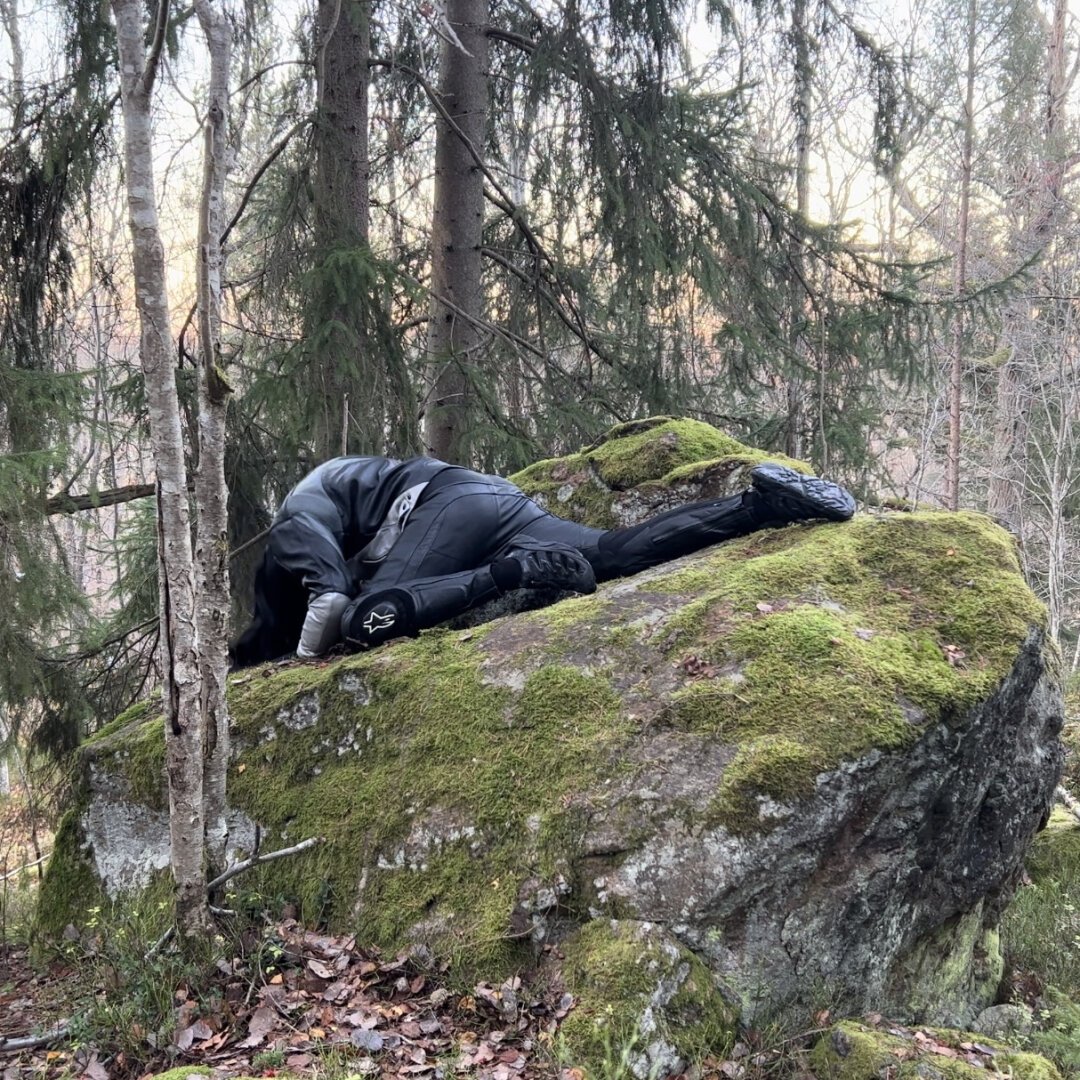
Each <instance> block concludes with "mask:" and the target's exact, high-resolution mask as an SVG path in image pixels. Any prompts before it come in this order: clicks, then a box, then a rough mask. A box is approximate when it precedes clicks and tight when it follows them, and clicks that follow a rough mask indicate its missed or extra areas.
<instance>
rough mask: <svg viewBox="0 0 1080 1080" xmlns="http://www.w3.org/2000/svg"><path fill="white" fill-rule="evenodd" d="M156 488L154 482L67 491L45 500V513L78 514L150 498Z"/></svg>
mask: <svg viewBox="0 0 1080 1080" xmlns="http://www.w3.org/2000/svg"><path fill="white" fill-rule="evenodd" d="M154 490H155V487H154V485H153V484H125V485H124V486H123V487H115V488H106V489H105V490H104V491H89V492H87V493H86V494H85V495H69V494H67V493H66V492H65V493H64V494H62V495H53V496H52V497H51V498H49V499H46V500H45V513H46V514H48V515H52V514H77V513H78V512H79V511H80V510H98V509H100V508H101V507H104V506H116V505H117V504H118V503H126V502H131V501H132V500H134V499H146V498H149V497H150V496H151V495H153V494H154Z"/></svg>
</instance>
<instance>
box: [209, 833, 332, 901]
mask: <svg viewBox="0 0 1080 1080" xmlns="http://www.w3.org/2000/svg"><path fill="white" fill-rule="evenodd" d="M322 842H323V838H322V837H321V836H310V837H308V839H307V840H301V841H300V843H299V844H296V845H295V846H294V847H289V848H278V850H277V851H270V852H267V854H265V855H263V854H259V855H252V856H251V858H250V859H245V860H244V861H243V862H238V863H235V864H234V865H232V866H230V867H229V868H228V869H227V870H224V871H222V873H220V874H218V876H217V877H216V878H214V880H213V881H211V882H210V883H209V884H208V885H207V886H206V891H207V892H213V891H214V889H217V888H220V887H221V886H222V885H224V884H225V882H226V881H231V880H232V879H233V878H234V877H236V876H237V875H238V874H243V873H244V872H245V871H247V870H250V869H251V868H252V867H254V866H259V865H260V864H261V863H267V862H273V861H274V860H275V859H284V858H285V856H286V855H299V854H300V852H301V851H307V850H309V849H310V848H313V847H315V846H316V845H318V844H321V843H322Z"/></svg>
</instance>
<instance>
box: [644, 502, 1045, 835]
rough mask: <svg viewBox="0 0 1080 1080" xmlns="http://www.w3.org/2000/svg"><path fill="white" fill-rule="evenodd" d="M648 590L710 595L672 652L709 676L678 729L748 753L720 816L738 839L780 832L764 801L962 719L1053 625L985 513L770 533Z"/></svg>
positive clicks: (678, 701)
mask: <svg viewBox="0 0 1080 1080" xmlns="http://www.w3.org/2000/svg"><path fill="white" fill-rule="evenodd" d="M976 582H977V585H976ZM650 588H651V589H652V590H653V591H656V592H662V593H666V592H670V593H673V594H679V595H681V594H685V593H693V592H698V593H700V596H699V598H698V599H696V600H694V601H692V602H691V603H689V604H686V605H685V606H684V607H682V608H681V609H680V611H679V612H678V614H677V615H676V616H675V617H674V618H673V619H672V620H671V621H670V622H669V624H668V626H669V639H668V640H669V644H668V648H669V650H670V651H671V652H672V653H673V654H675V655H677V656H682V657H694V658H695V659H696V660H697V661H698V662H699V663H702V664H706V665H708V673H709V675H708V677H707V678H704V679H700V680H698V681H696V682H690V683H689V684H688V685H687V686H686V687H685V688H684V689H682V690H679V691H676V692H675V693H674V695H673V696H672V698H671V702H670V705H669V707H668V708H667V710H666V716H667V719H668V721H669V722H670V723H671V724H673V725H674V726H676V727H681V728H686V729H687V730H691V731H697V732H702V733H710V734H715V735H717V736H719V737H721V738H723V739H724V740H725V741H730V742H732V743H734V744H736V745H737V746H738V752H737V756H736V759H735V761H734V762H733V763H732V766H731V768H730V769H729V770H728V773H727V775H726V776H725V778H724V782H723V784H722V786H721V788H720V789H719V790H718V792H717V796H716V800H715V802H714V805H713V809H712V817H713V820H714V822H716V823H720V824H724V825H725V826H727V827H729V828H731V829H733V830H736V831H746V830H747V829H751V828H760V827H764V826H765V825H767V824H768V820H769V819H768V816H767V815H766V816H765V817H763V816H762V814H761V800H762V799H763V798H765V799H769V800H771V801H773V802H790V801H793V800H796V799H798V798H800V797H802V796H805V795H807V794H809V793H810V791H812V790H813V785H814V780H815V778H816V776H817V775H818V774H820V773H821V772H824V771H826V770H827V769H829V768H832V767H834V766H836V765H837V764H838V763H839V762H841V761H844V760H850V759H853V758H856V757H858V756H860V755H861V754H863V753H865V752H866V751H868V750H870V749H874V748H876V749H882V750H899V749H903V748H904V747H906V746H910V745H912V744H913V743H914V742H915V741H916V740H917V739H919V738H920V737H921V735H922V734H923V732H924V731H925V730H926V728H927V726H928V725H930V724H932V723H935V722H938V721H941V720H945V721H948V720H950V719H952V718H957V717H959V716H961V715H963V713H964V711H965V710H966V709H967V708H968V707H970V706H972V705H974V704H975V703H976V702H978V701H980V700H983V699H984V698H985V697H987V696H988V695H989V694H990V693H991V692H992V690H993V689H994V687H995V686H996V685H997V684H998V683H999V682H1000V681H1001V679H1002V678H1004V676H1005V675H1006V674H1007V672H1008V671H1009V670H1010V668H1011V666H1012V664H1013V662H1014V660H1015V658H1016V655H1017V653H1018V651H1019V649H1020V647H1021V645H1022V643H1023V641H1024V640H1025V638H1026V637H1027V635H1028V634H1029V633H1030V631H1031V629H1032V628H1033V627H1036V626H1041V625H1043V623H1044V620H1045V611H1044V609H1043V607H1042V605H1041V604H1040V603H1039V602H1038V600H1037V599H1036V598H1035V596H1034V595H1033V594H1032V593H1031V591H1030V590H1029V589H1028V588H1027V586H1026V585H1025V584H1024V581H1023V578H1022V577H1021V575H1020V571H1019V564H1018V562H1017V558H1016V553H1015V549H1014V547H1013V544H1012V542H1011V540H1010V539H1009V537H1008V535H1007V534H1006V533H1005V532H1004V531H1003V530H1001V529H999V528H998V527H997V526H995V525H994V524H992V523H991V522H990V521H989V520H987V519H986V518H983V517H981V516H980V515H976V514H941V513H922V514H910V515H903V516H895V515H889V516H887V517H885V518H873V517H858V518H856V519H855V520H853V521H852V522H849V523H845V524H843V525H815V526H795V527H789V528H786V529H778V530H768V531H764V532H759V533H755V534H752V535H750V536H747V537H743V538H741V539H739V540H734V541H730V542H728V543H726V544H722V545H720V546H719V547H717V548H714V549H712V550H711V551H709V552H708V553H706V554H704V555H702V556H700V557H699V558H697V559H695V560H694V562H693V563H692V564H691V565H690V566H688V567H686V568H684V569H678V570H673V571H671V572H670V573H667V574H664V575H662V576H660V577H659V578H658V579H657V580H656V581H655V582H653V583H652V584H651V585H650Z"/></svg>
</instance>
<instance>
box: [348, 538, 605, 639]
mask: <svg viewBox="0 0 1080 1080" xmlns="http://www.w3.org/2000/svg"><path fill="white" fill-rule="evenodd" d="M514 589H565V590H567V591H573V592H579V593H591V592H595V591H596V576H595V574H594V573H593V569H592V567H591V566H590V565H589V563H588V560H586V559H585V557H584V556H583V555H582V554H581V553H580V552H578V551H575V550H574V549H573V548H568V547H564V546H563V545H561V544H541V543H539V542H534V543H530V542H529V541H523V542H522V543H521V544H517V543H515V544H514V546H512V547H510V548H508V549H506V550H505V551H504V552H503V553H501V554H500V555H499V557H498V558H496V559H495V560H494V561H493V562H491V563H489V564H488V565H486V566H480V567H477V568H476V569H473V570H461V571H459V572H458V573H456V574H440V575H438V576H437V577H428V578H412V579H409V580H406V581H401V582H398V583H397V584H396V585H392V586H390V587H389V588H376V589H373V590H366V589H365V590H364V591H363V592H361V594H360V595H359V596H358V597H357V598H356V599H355V600H354V601H353V602H352V604H350V605H349V607H348V608H346V609H345V614H344V615H343V616H342V620H341V627H342V636H343V637H344V638H345V640H346V642H347V643H348V644H350V645H352V646H353V647H354V648H359V649H371V648H374V647H375V646H376V645H381V644H382V643H383V642H384V641H389V640H390V639H391V638H396V637H403V636H407V637H414V636H415V635H416V634H418V633H419V632H420V631H421V630H428V629H430V628H431V627H433V626H438V625H439V624H440V623H444V622H446V621H447V620H448V619H452V618H454V617H455V616H457V615H462V614H464V613H465V612H466V611H468V610H469V609H470V608H474V607H476V606H477V605H479V604H483V603H485V602H487V601H488V600H494V599H495V598H496V597H499V596H502V595H503V594H504V593H507V592H510V591H512V590H514Z"/></svg>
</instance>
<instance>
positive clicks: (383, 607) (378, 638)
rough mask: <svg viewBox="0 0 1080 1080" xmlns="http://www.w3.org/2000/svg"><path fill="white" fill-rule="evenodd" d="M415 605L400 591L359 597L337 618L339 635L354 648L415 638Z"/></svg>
mask: <svg viewBox="0 0 1080 1080" xmlns="http://www.w3.org/2000/svg"><path fill="white" fill-rule="evenodd" d="M418 632H419V628H418V627H417V625H416V612H415V605H414V604H413V601H412V597H411V596H410V595H409V594H408V593H407V592H405V591H404V590H403V589H385V590H384V591H382V592H376V593H372V594H371V595H370V596H363V595H361V596H359V597H357V599H355V600H354V601H353V602H352V603H351V604H350V605H349V606H348V607H347V608H346V609H345V611H344V613H343V614H342V616H341V636H342V637H343V638H344V639H345V641H346V642H347V643H348V644H349V645H351V646H352V647H353V648H354V649H373V648H375V646H376V645H381V644H382V643H383V642H384V641H390V640H391V638H397V637H415V636H416V635H417V633H418Z"/></svg>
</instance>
